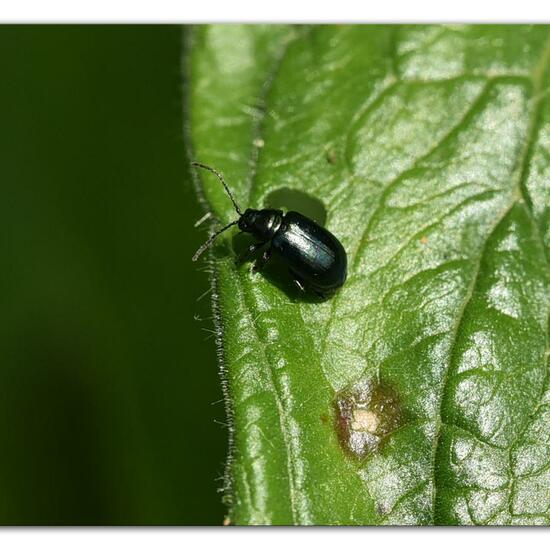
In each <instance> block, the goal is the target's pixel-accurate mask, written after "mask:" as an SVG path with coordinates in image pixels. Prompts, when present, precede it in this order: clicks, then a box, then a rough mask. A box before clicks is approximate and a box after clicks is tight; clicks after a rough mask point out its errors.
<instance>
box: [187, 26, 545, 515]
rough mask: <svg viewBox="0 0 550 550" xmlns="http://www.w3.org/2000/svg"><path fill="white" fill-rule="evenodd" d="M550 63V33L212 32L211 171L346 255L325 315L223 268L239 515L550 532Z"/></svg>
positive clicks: (279, 285)
mask: <svg viewBox="0 0 550 550" xmlns="http://www.w3.org/2000/svg"><path fill="white" fill-rule="evenodd" d="M549 64H550V29H549V28H548V27H523V26H403V27H394V26H375V27H368V26H331V27H327V26H319V27H311V28H302V27H281V26H270V27H261V26H208V27H200V28H197V29H196V30H195V33H194V39H193V43H192V45H191V47H190V53H189V58H188V68H189V70H190V72H191V78H192V80H191V87H190V90H189V93H188V106H187V107H188V116H189V124H190V136H191V142H192V145H191V147H192V150H193V155H194V157H195V158H196V159H198V160H200V161H202V162H205V163H208V164H211V165H213V166H215V167H216V168H218V169H219V170H220V171H221V172H223V174H224V175H225V177H226V179H227V181H228V182H229V184H230V186H231V188H232V190H233V191H234V193H235V196H236V198H237V201H238V202H239V203H240V204H241V205H243V207H256V208H257V207H263V206H265V205H267V204H268V203H269V201H270V200H272V198H273V192H274V191H277V190H280V189H286V190H288V189H290V190H298V191H302V192H304V193H307V194H308V196H310V197H313V198H314V199H315V198H316V199H318V200H320V201H321V202H322V204H323V206H324V208H325V209H326V212H327V219H326V226H327V227H328V228H329V229H330V231H332V232H333V233H334V234H335V235H336V236H338V237H339V238H340V239H341V241H342V243H343V244H344V246H345V248H346V250H347V252H348V259H349V271H348V281H347V282H346V284H345V285H344V287H343V288H342V289H341V291H340V292H339V293H338V294H337V295H336V296H335V297H334V298H332V299H331V300H328V301H326V302H323V303H319V302H316V301H314V300H308V299H300V298H297V297H296V295H295V294H294V293H293V292H292V291H291V287H290V283H288V285H287V283H286V282H285V280H286V279H285V277H283V276H276V274H274V273H270V272H269V270H268V273H267V274H252V273H251V272H250V266H249V264H245V265H243V266H241V267H236V266H235V263H234V261H233V259H234V256H235V253H236V252H235V249H237V250H238V249H239V239H238V238H233V235H234V234H232V233H231V232H228V233H226V234H225V235H224V236H223V237H221V238H220V240H219V245H217V246H216V247H215V248H214V250H213V251H212V254H213V255H212V258H211V262H212V267H213V272H214V283H215V292H214V303H215V311H216V312H217V313H218V314H219V318H218V321H217V322H218V329H219V331H220V341H219V344H220V355H221V357H222V362H223V371H224V373H225V374H224V380H225V381H226V382H227V388H226V393H227V399H228V410H229V416H230V423H231V433H232V445H231V454H230V459H229V464H228V472H227V476H228V480H227V481H228V487H227V491H228V496H229V497H230V501H229V512H228V514H229V518H230V519H231V521H232V522H234V523H238V524H291V523H297V524H383V523H386V524H431V523H437V524H474V523H475V524H531V523H543V524H547V523H550V391H549V387H548V375H547V359H548V317H549V305H550V304H549V283H550V279H549V267H548V266H549V264H548V257H549V251H550V101H549V93H548V92H549V90H550V70H549ZM200 178H201V181H202V193H203V194H204V197H205V198H206V199H207V201H208V204H209V207H210V208H211V209H212V210H213V212H214V213H215V214H216V216H217V217H218V218H219V220H220V221H221V222H224V223H227V222H228V221H231V220H233V219H235V216H236V214H235V212H234V211H233V209H232V206H231V203H230V201H229V199H228V198H227V196H226V195H225V194H224V191H223V188H222V187H221V185H220V184H219V182H218V181H216V180H215V178H213V177H212V176H211V174H208V173H202V174H200ZM283 193H287V196H291V195H288V191H283ZM287 279H288V280H290V278H287Z"/></svg>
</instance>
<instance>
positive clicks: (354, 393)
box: [334, 378, 403, 459]
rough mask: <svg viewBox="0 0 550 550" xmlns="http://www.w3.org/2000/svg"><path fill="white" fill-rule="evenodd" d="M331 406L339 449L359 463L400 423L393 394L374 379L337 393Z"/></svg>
mask: <svg viewBox="0 0 550 550" xmlns="http://www.w3.org/2000/svg"><path fill="white" fill-rule="evenodd" d="M334 403H335V408H336V431H337V434H338V439H339V441H340V445H341V446H342V448H343V449H344V450H345V451H346V452H347V453H348V454H350V455H352V456H353V457H355V458H358V459H364V458H366V457H368V456H369V455H370V454H372V453H374V452H376V451H377V450H378V449H379V448H380V445H381V444H382V443H383V441H384V439H385V438H386V436H388V435H389V434H390V433H391V432H393V431H394V430H396V429H397V428H399V427H400V426H401V424H402V423H403V413H402V410H401V406H400V404H399V399H398V397H397V394H396V392H395V391H394V390H393V388H391V387H390V386H389V385H387V384H384V383H381V382H380V381H379V380H377V379H375V378H367V379H365V380H361V381H359V382H358V383H356V384H354V385H353V386H351V387H348V388H346V389H344V390H342V391H340V392H339V393H337V394H336V397H335V401H334Z"/></svg>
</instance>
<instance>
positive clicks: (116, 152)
mask: <svg viewBox="0 0 550 550" xmlns="http://www.w3.org/2000/svg"><path fill="white" fill-rule="evenodd" d="M184 32H185V30H182V28H181V27H178V26H127V27H125V26H122V27H121V26H2V27H0V75H1V80H2V82H1V83H0V110H1V112H2V116H1V122H0V124H1V127H0V160H1V162H0V190H1V194H0V220H1V222H0V223H1V230H0V262H1V264H0V265H1V269H0V311H1V314H0V524H2V525H29V524H35V525H49V524H58V525H67V524H69V525H75V524H76V525H90V524H92V525H93V524H107V525H110V524H129V525H134V524H143V525H155V524H160V525H166V524H173V525H190V524H221V522H222V521H223V511H224V509H223V506H222V504H221V501H220V494H219V493H218V492H217V489H218V488H219V487H220V486H221V481H220V479H219V477H220V476H221V475H222V473H223V463H224V459H225V452H226V446H227V433H226V430H225V428H224V427H223V426H222V425H221V424H220V423H216V420H217V421H219V422H221V423H223V421H224V410H223V404H222V403H221V402H220V399H221V390H220V384H219V380H218V374H217V366H216V361H215V348H214V341H213V339H212V338H211V335H210V333H209V332H208V330H209V329H211V328H212V323H211V321H209V320H208V317H209V316H210V303H209V300H210V297H209V296H208V295H206V296H205V297H204V298H202V299H200V300H199V297H200V296H201V295H203V293H205V291H207V290H208V286H209V285H208V279H207V275H206V274H205V273H204V272H201V271H200V266H196V265H195V264H192V263H191V256H192V254H193V252H194V251H195V249H196V248H197V247H198V246H199V245H200V244H201V243H202V242H203V239H204V235H205V233H204V230H202V231H200V230H197V229H195V228H194V227H193V224H194V222H195V221H196V220H197V219H198V218H200V216H201V215H202V211H201V209H200V208H199V205H198V204H197V201H196V198H195V196H194V191H193V188H192V185H191V181H190V173H189V166H188V159H187V158H186V156H185V147H184V143H183V138H182V134H183V132H182V128H183V114H182V85H183V82H182V75H181V60H182V41H183V33H184ZM195 317H197V318H200V319H203V320H202V321H200V320H196V319H195Z"/></svg>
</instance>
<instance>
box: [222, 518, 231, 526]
mask: <svg viewBox="0 0 550 550" xmlns="http://www.w3.org/2000/svg"><path fill="white" fill-rule="evenodd" d="M223 524H224V525H226V526H227V525H231V519H230V518H223Z"/></svg>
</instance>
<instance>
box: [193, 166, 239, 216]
mask: <svg viewBox="0 0 550 550" xmlns="http://www.w3.org/2000/svg"><path fill="white" fill-rule="evenodd" d="M191 165H192V166H197V167H198V168H204V169H205V170H208V171H209V172H212V174H214V175H215V176H216V177H217V178H218V179H219V180H220V181H221V182H222V185H223V187H224V189H225V192H226V193H227V194H228V195H229V198H230V199H231V202H232V203H233V206H234V207H235V210H236V211H237V214H239V216H242V215H243V213H242V212H241V209H240V208H239V206H238V204H237V203H236V202H235V199H234V198H233V195H232V194H231V191H230V190H229V187H228V186H227V183H225V180H224V179H223V176H222V175H221V174H220V173H219V172H218V171H217V170H215V169H214V168H212V167H210V166H207V165H206V164H202V162H192V163H191Z"/></svg>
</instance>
